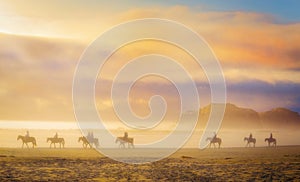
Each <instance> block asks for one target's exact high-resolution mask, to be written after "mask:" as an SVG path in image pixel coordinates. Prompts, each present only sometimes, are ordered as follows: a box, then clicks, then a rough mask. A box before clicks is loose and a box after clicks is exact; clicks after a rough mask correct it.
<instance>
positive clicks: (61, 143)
mask: <svg viewBox="0 0 300 182" xmlns="http://www.w3.org/2000/svg"><path fill="white" fill-rule="evenodd" d="M49 141H50V148H51V146H52V144H54V148H56V145H55V144H56V143H59V148H61V146H62V147H63V148H65V139H64V138H47V143H48V142H49Z"/></svg>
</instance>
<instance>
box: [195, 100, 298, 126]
mask: <svg viewBox="0 0 300 182" xmlns="http://www.w3.org/2000/svg"><path fill="white" fill-rule="evenodd" d="M210 109H211V105H208V106H205V107H203V108H201V109H200V112H199V117H200V121H201V122H202V123H203V121H207V120H208V117H209V114H210ZM221 127H222V128H227V129H239V128H249V129H300V115H299V113H297V112H294V111H291V110H289V109H287V108H274V109H272V110H270V111H266V112H257V111H255V110H253V109H250V108H242V107H238V106H236V105H234V104H231V103H227V104H226V109H225V115H224V118H223V122H222V126H221Z"/></svg>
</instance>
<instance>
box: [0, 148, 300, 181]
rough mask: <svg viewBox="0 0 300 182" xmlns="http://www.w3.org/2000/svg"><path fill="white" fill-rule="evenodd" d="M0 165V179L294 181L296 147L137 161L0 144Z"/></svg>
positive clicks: (298, 165)
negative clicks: (10, 146) (118, 160)
mask: <svg viewBox="0 0 300 182" xmlns="http://www.w3.org/2000/svg"><path fill="white" fill-rule="evenodd" d="M124 150H135V149H124ZM0 166H1V169H0V181H34V180H36V181H57V180H63V181H82V180H84V181H228V180H231V181H254V180H259V181H272V180H275V181H300V147H298V146H294V147H277V148H265V147H264V148H223V149H206V150H198V149H182V150H179V151H178V152H176V153H175V154H173V155H172V156H170V157H169V158H166V159H163V160H160V161H157V162H153V163H148V164H142V165H138V164H125V163H120V162H117V161H114V160H111V159H109V158H107V157H104V156H102V155H100V154H99V153H98V152H96V151H95V150H93V149H46V148H37V149H16V148H0Z"/></svg>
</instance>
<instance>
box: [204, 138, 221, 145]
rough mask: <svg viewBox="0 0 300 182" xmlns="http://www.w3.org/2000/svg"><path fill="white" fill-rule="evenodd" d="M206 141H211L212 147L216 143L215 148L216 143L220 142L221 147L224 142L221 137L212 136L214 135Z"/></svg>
mask: <svg viewBox="0 0 300 182" xmlns="http://www.w3.org/2000/svg"><path fill="white" fill-rule="evenodd" d="M206 141H209V148H210V147H211V144H214V148H216V145H215V143H217V144H219V148H220V147H221V144H222V139H221V138H218V137H216V138H212V137H208V138H206Z"/></svg>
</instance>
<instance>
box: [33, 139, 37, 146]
mask: <svg viewBox="0 0 300 182" xmlns="http://www.w3.org/2000/svg"><path fill="white" fill-rule="evenodd" d="M33 145H35V146H37V144H36V140H35V138H33Z"/></svg>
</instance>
